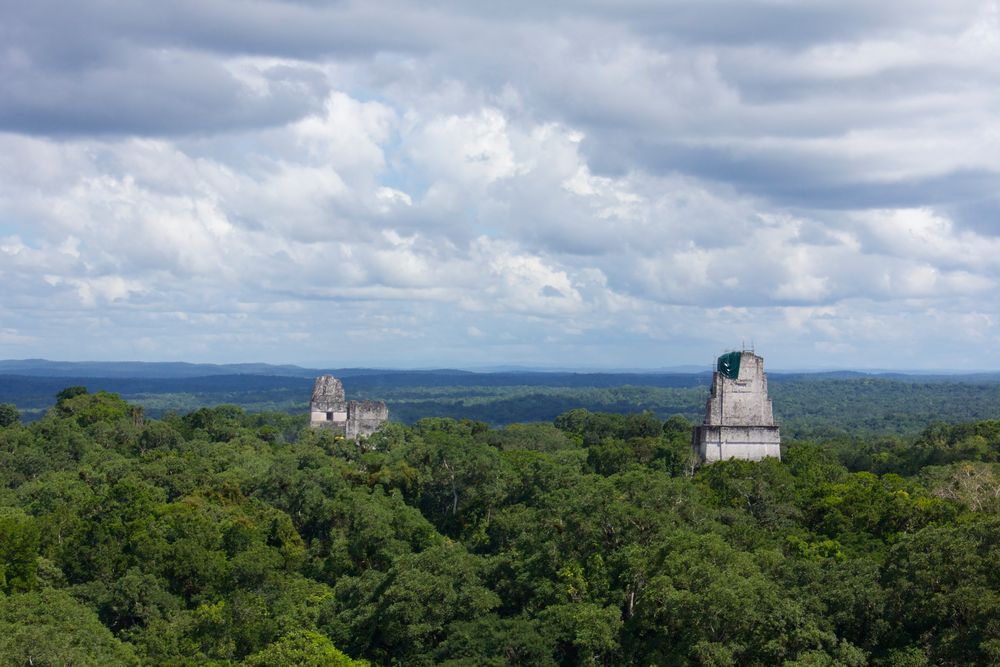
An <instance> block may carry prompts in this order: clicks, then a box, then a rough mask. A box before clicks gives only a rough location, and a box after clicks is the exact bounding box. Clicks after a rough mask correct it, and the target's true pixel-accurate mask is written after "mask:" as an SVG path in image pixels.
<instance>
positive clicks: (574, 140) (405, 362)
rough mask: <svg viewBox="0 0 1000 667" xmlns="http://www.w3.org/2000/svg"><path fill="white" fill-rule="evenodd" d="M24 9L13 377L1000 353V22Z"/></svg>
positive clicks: (7, 352) (9, 48) (9, 123)
mask: <svg viewBox="0 0 1000 667" xmlns="http://www.w3.org/2000/svg"><path fill="white" fill-rule="evenodd" d="M140 10H141V11H140ZM0 12H2V18H3V20H2V21H0V45H2V46H0V280H2V282H3V284H4V285H5V286H6V289H5V290H4V291H3V293H2V296H0V356H3V357H25V356H45V357H49V358H63V359H84V358H98V359H101V358H104V359H110V358H140V359H189V360H208V361H236V360H264V361H281V362H285V361H291V362H299V363H308V364H317V365H327V366H339V365H379V366H432V365H441V366H476V365H491V364H510V363H516V364H534V365H558V366H566V365H572V366H578V367H647V368H652V367H659V366H667V365H672V364H681V363H692V362H696V363H707V362H708V361H709V360H710V359H711V358H712V357H713V355H714V354H716V353H717V352H718V351H721V350H722V349H724V348H727V347H732V346H738V345H739V344H740V343H741V341H747V342H750V341H751V340H752V341H754V342H755V343H756V346H757V348H758V349H759V350H761V351H762V352H763V353H764V354H765V355H766V356H767V357H768V360H769V365H770V366H772V367H781V366H785V367H796V366H797V367H804V366H812V367H815V366H831V367H832V366H841V367H843V366H851V367H904V368H970V369H972V368H979V367H982V365H983V364H986V365H988V366H990V364H989V363H988V361H984V360H988V359H989V358H990V354H989V352H990V350H991V349H992V348H993V347H995V346H996V345H997V344H998V343H1000V329H998V327H1000V323H998V315H997V313H998V312H1000V297H998V296H997V294H998V290H997V286H998V278H1000V221H998V213H1000V202H998V195H997V193H998V192H1000V188H998V187H997V186H998V185H1000V178H998V173H1000V113H998V112H1000V85H998V83H1000V81H998V79H1000V70H998V69H997V68H996V65H995V63H996V62H998V61H1000V10H998V7H997V4H996V3H980V2H953V3H947V4H942V3H931V2H926V3H924V2H916V3H915V2H912V1H908V2H905V3H903V2H886V3H875V4H874V5H873V3H865V2H843V1H840V2H832V1H831V2H825V1H820V2H815V3H809V4H808V6H806V5H802V4H801V3H784V2H774V1H767V2H756V3H754V2H750V3H747V2H727V1H725V0H719V1H718V2H709V3H706V2H671V3H653V2H648V3H647V2H643V1H636V2H629V3H604V2H586V3H579V2H573V3H544V4H543V5H542V6H540V5H538V3H513V4H509V3H508V4H505V5H504V9H503V11H500V10H498V9H497V8H496V5H495V4H491V3H482V4H481V5H477V4H475V3H451V2H431V3H401V2H372V1H366V2H350V1H345V2H336V3H322V2H310V1H307V0H301V1H293V0H288V1H277V0H273V1H270V2H260V1H250V2H235V1H230V0H216V1H213V2H177V3H160V5H157V6H153V5H149V6H143V7H139V6H138V5H135V4H134V3H127V2H116V1H113V0H112V1H107V0H104V1H97V0H93V1H90V2H88V1H85V0H81V1H80V2H77V3H72V4H71V5H68V6H67V5H65V3H47V2H34V3H16V2H2V3H0ZM997 366H998V365H997V364H995V363H994V364H992V365H991V366H990V367H992V368H995V367H997Z"/></svg>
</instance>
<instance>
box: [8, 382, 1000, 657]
mask: <svg viewBox="0 0 1000 667" xmlns="http://www.w3.org/2000/svg"><path fill="white" fill-rule="evenodd" d="M776 402H777V401H776ZM844 408H845V409H850V403H845V404H844ZM19 416H20V415H19V414H18V411H17V410H16V409H15V408H14V407H13V406H10V405H5V406H0V475H2V484H0V488H2V491H0V591H2V594H0V664H10V665H33V666H41V665H69V664H72V665H137V664H168V665H184V664H215V665H256V666H264V665H289V664H297V665H356V664H366V663H368V662H370V663H371V664H380V665H381V664H401V665H429V664H446V665H581V664H582V665H652V664H655V665H671V664H676V665H685V664H700V665H773V664H785V665H865V664H875V665H895V666H903V665H931V664H948V665H974V664H979V665H987V664H997V663H1000V515H998V513H1000V464H998V463H997V461H998V460H1000V422H997V421H978V422H969V423H965V424H959V425H946V424H931V425H929V426H926V427H925V428H924V430H923V431H922V432H921V433H919V434H918V435H915V436H882V437H871V438H859V437H853V438H846V437H832V438H827V439H823V440H821V441H817V442H807V441H801V440H800V441H787V442H786V446H785V449H784V452H783V460H782V461H780V462H779V461H776V460H767V461H764V462H760V463H748V462H736V461H732V462H724V463H717V464H714V465H711V466H708V467H705V468H701V469H695V467H694V466H693V461H692V460H691V458H690V447H689V442H690V424H689V422H688V420H687V419H686V418H685V417H683V416H673V417H669V418H667V419H661V418H660V417H658V416H657V415H656V414H654V413H652V412H637V413H633V414H628V415H622V414H610V413H595V412H591V411H588V410H585V409H571V410H567V411H566V412H564V413H563V414H560V415H559V416H557V417H556V418H555V419H554V420H552V421H549V422H547V423H534V424H511V425H508V426H505V427H503V428H493V427H490V426H489V425H488V424H486V423H483V422H480V421H473V420H462V421H459V420H454V419H450V418H426V419H420V420H417V421H416V422H415V423H413V424H412V425H403V424H399V423H394V424H389V425H387V426H386V427H385V428H384V429H383V430H382V431H380V432H379V433H377V434H376V435H374V436H373V437H372V438H370V439H369V440H368V441H367V442H366V443H364V446H359V445H357V444H355V443H353V442H349V441H345V440H343V439H337V438H335V437H333V436H332V435H331V434H329V433H327V432H320V431H313V430H309V429H307V428H303V420H302V418H301V417H299V416H291V415H288V414H283V413H260V414H248V413H245V412H244V411H243V410H242V409H241V408H239V407H236V406H219V407H215V408H202V409H198V410H195V411H193V412H190V413H188V414H186V415H183V416H182V415H178V414H167V415H165V416H164V417H163V418H162V419H160V420H155V419H149V418H148V417H147V416H145V414H144V412H143V409H142V408H141V407H139V406H135V405H131V404H129V403H127V402H125V401H123V400H122V399H121V398H119V397H118V396H117V395H115V394H109V393H104V392H96V393H87V392H86V391H85V390H83V389H82V388H70V389H67V390H64V391H62V392H60V395H59V398H58V402H57V403H56V404H55V405H54V406H53V407H52V408H51V409H49V410H48V412H47V413H46V414H45V416H44V417H43V418H41V419H39V420H36V421H33V422H31V423H26V424H22V423H21V421H20V419H19Z"/></svg>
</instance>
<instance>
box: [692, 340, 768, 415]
mask: <svg viewBox="0 0 1000 667" xmlns="http://www.w3.org/2000/svg"><path fill="white" fill-rule="evenodd" d="M704 423H705V424H713V425H732V426H736V425H740V426H774V415H773V412H772V409H771V401H770V399H769V398H768V395H767V374H766V373H764V358H763V357H758V356H757V355H756V354H754V353H753V352H751V351H748V350H744V351H742V352H728V353H726V354H723V355H722V356H721V357H719V360H718V363H717V366H716V371H715V377H714V378H713V380H712V395H711V397H710V398H709V401H708V406H707V410H706V414H705V422H704Z"/></svg>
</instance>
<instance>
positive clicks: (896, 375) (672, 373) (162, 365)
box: [0, 359, 1000, 386]
mask: <svg viewBox="0 0 1000 667" xmlns="http://www.w3.org/2000/svg"><path fill="white" fill-rule="evenodd" d="M327 373H329V374H331V375H334V376H336V377H339V378H341V379H345V378H357V379H358V380H359V381H360V379H361V378H367V379H368V382H363V381H362V383H364V384H371V385H376V386H377V385H379V384H384V383H393V382H397V383H400V384H403V385H409V384H414V383H416V382H418V381H420V382H422V381H423V380H427V379H434V382H433V384H435V385H440V384H444V383H445V382H446V381H447V382H452V383H454V384H455V385H459V386H460V385H470V384H479V383H481V382H483V381H485V382H486V383H487V384H491V385H502V384H528V385H545V386H554V385H557V384H560V383H565V386H611V385H613V384H635V385H652V386H692V385H697V384H701V383H703V382H705V381H706V380H705V378H706V377H708V378H709V379H710V375H711V371H710V370H709V369H708V368H706V367H702V366H693V365H684V366H674V367H666V368H657V369H650V370H641V369H624V370H600V369H578V370H573V369H563V368H546V369H532V368H528V367H521V366H495V367H490V368H485V367H484V368H482V369H477V370H461V369H452V368H439V369H416V370H401V369H389V368H325V369H321V368H305V367H302V366H296V365H294V364H267V363H240V364H209V363H190V362H185V361H50V360H48V359H3V360H0V375H5V376H22V377H37V378H80V379H83V378H95V379H151V380H152V379H157V380H183V379H195V378H209V377H216V376H227V377H230V378H232V376H265V377H273V378H278V377H284V378H315V377H317V376H319V375H323V374H327ZM768 376H769V377H770V378H771V379H772V380H774V381H777V382H782V381H787V380H805V379H856V378H880V379H888V380H900V381H904V382H943V381H959V382H973V383H979V382H998V381H1000V372H996V371H990V372H979V373H973V372H969V373H961V372H954V373H948V372H930V371H923V372H921V371H892V370H878V371H859V370H809V371H778V370H774V371H769V372H768Z"/></svg>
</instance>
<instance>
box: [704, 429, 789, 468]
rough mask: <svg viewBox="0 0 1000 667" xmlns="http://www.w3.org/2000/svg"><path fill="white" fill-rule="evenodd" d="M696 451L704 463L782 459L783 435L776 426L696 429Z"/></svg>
mask: <svg viewBox="0 0 1000 667" xmlns="http://www.w3.org/2000/svg"><path fill="white" fill-rule="evenodd" d="M695 451H696V453H697V455H698V458H699V459H700V460H701V461H702V462H703V463H714V462H715V461H723V460H725V459H744V460H747V461H759V460H761V459H763V458H767V457H769V456H773V457H775V458H779V459H780V458H781V434H780V432H779V428H778V427H777V426H708V425H705V424H702V425H701V426H698V427H697V428H696V429H695Z"/></svg>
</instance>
